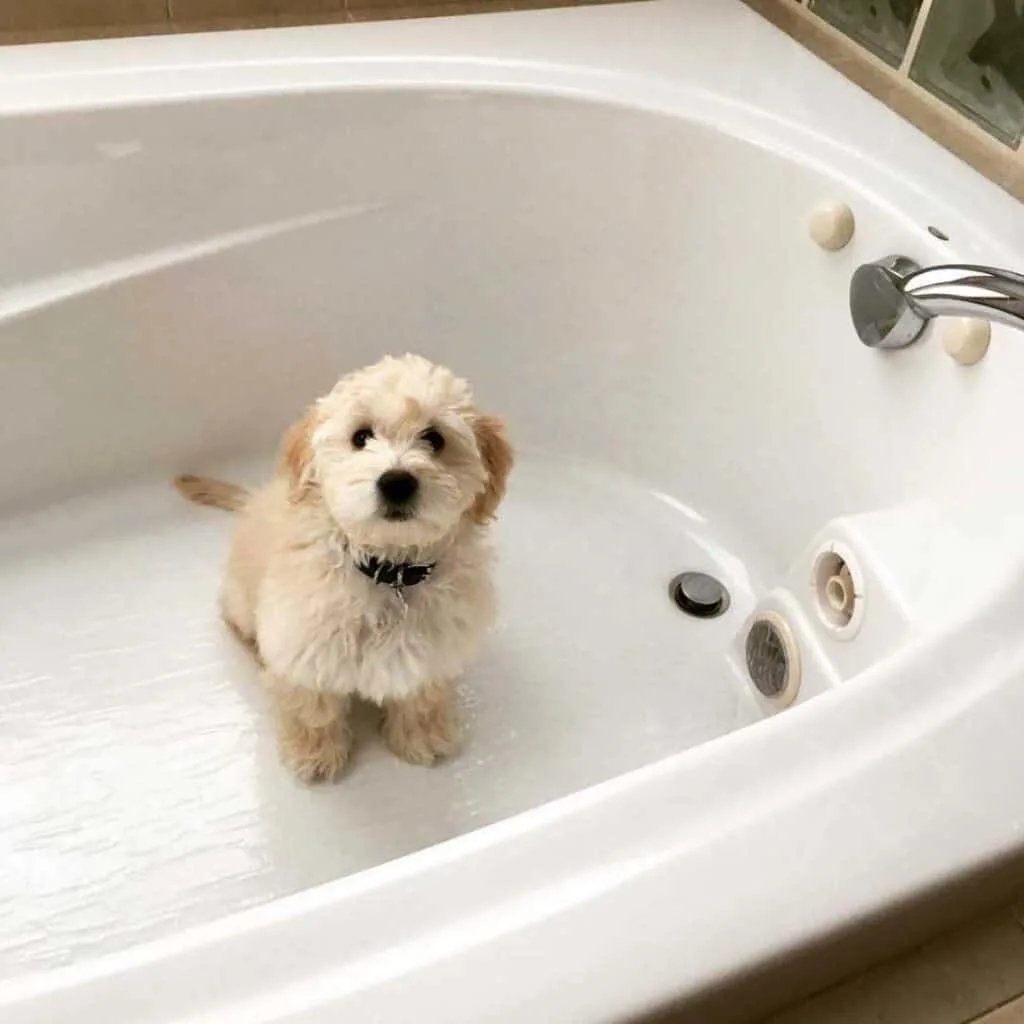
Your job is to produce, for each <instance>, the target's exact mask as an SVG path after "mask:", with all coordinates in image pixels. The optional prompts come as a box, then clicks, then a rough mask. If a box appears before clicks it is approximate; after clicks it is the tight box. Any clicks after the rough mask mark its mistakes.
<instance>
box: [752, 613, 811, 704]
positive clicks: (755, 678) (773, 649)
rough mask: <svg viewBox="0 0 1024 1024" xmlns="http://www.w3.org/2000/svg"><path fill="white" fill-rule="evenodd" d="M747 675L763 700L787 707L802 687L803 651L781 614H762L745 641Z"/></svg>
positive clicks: (753, 624)
mask: <svg viewBox="0 0 1024 1024" xmlns="http://www.w3.org/2000/svg"><path fill="white" fill-rule="evenodd" d="M746 661H747V674H748V675H749V676H750V681H751V682H752V683H753V684H754V686H756V687H757V692H758V693H760V694H761V696H762V697H767V698H768V699H769V700H771V701H775V702H778V703H784V704H788V703H789V702H790V701H791V700H792V699H793V698H794V697H795V696H796V692H797V690H798V689H799V688H800V650H799V648H798V647H797V646H796V641H795V640H794V639H793V634H792V633H791V632H790V629H789V626H788V625H787V624H786V621H785V619H783V618H782V616H781V615H777V614H775V613H774V612H763V613H762V614H761V615H759V616H758V617H757V618H756V619H755V620H754V621H753V622H752V623H751V626H750V629H749V631H748V632H747V641H746Z"/></svg>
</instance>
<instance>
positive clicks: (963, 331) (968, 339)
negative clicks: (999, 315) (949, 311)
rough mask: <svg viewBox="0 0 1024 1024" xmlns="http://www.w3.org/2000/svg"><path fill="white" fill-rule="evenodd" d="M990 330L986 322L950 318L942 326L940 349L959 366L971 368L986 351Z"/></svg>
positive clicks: (990, 335) (971, 318)
mask: <svg viewBox="0 0 1024 1024" xmlns="http://www.w3.org/2000/svg"><path fill="white" fill-rule="evenodd" d="M991 338H992V328H991V326H990V325H989V323H988V321H987V320H975V319H974V318H973V317H966V316H957V317H950V318H949V319H948V320H945V321H944V322H943V324H942V347H943V348H944V349H945V351H946V355H948V356H949V357H950V358H951V359H955V360H956V362H958V363H959V364H960V365H961V366H972V365H973V364H974V363H976V362H977V361H978V360H979V359H981V357H982V356H984V355H985V353H986V352H987V351H988V343H989V341H990V340H991Z"/></svg>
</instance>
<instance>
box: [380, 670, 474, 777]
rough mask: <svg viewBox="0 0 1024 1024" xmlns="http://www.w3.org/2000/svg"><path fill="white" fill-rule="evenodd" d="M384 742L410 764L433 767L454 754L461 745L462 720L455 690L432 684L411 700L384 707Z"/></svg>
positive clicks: (389, 702) (408, 698)
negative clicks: (453, 693) (440, 760)
mask: <svg viewBox="0 0 1024 1024" xmlns="http://www.w3.org/2000/svg"><path fill="white" fill-rule="evenodd" d="M382 733H383V736H384V742H385V743H386V744H387V746H388V749H389V750H390V751H391V752H392V753H393V754H395V755H396V756H398V757H400V758H401V759H402V760H403V761H408V762H409V763H410V764H418V765H431V764H433V763H434V761H436V760H437V758H439V757H448V756H449V755H451V754H454V753H455V751H456V750H457V749H458V745H459V733H460V730H459V720H458V715H457V713H456V710H455V701H454V699H453V697H452V693H451V688H450V687H449V686H448V685H447V684H440V683H432V684H430V685H429V686H425V687H423V689H421V690H418V691H417V692H416V693H414V694H413V695H412V696H411V697H407V698H406V699H405V700H400V701H388V702H387V703H386V704H385V705H384V725H383V729H382Z"/></svg>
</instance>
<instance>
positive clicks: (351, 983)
mask: <svg viewBox="0 0 1024 1024" xmlns="http://www.w3.org/2000/svg"><path fill="white" fill-rule="evenodd" d="M0 154H2V155H0V222H2V225H3V239H4V242H3V245H2V246H0V352H2V353H3V362H2V364H0V370H2V372H0V408H2V409H3V430H2V432H0V465H2V467H3V480H4V483H5V486H4V488H3V491H2V494H0V511H2V516H3V519H2V526H0V560H2V566H3V571H2V574H0V652H2V653H0V659H2V661H0V664H2V668H0V700H2V706H3V708H4V712H3V715H2V716H0V851H2V857H0V862H2V864H3V870H2V873H0V904H2V906H3V913H2V914H0V1017H2V1019H3V1020H4V1022H5V1024H28V1022H48V1024H52V1022H54V1021H63V1020H76V1021H83V1022H86V1021H89V1022H91V1021H96V1022H103V1024H122V1022H123V1024H142V1022H171V1021H176V1022H177V1021H188V1022H195V1024H198V1022H200V1021H217V1022H219V1024H227V1022H234V1021H237V1022H239V1024H243V1022H244V1024H257V1022H260V1024H262V1022H271V1021H273V1022H283V1021H295V1022H298V1021H302V1022H307V1021H309V1022H312V1021H336V1020H342V1019H344V1020H351V1021H357V1020H358V1021H363V1020H366V1021H370V1020H372V1021H375V1022H391V1021H394V1022H404V1021H407V1020H408V1019H409V1017H410V1015H411V1014H412V1013H416V1014H418V1015H419V1016H422V1017H424V1018H425V1019H428V1020H437V1021H445V1022H447V1024H455V1022H463V1021H464V1022H474V1024H479V1022H481V1021H509V1022H513V1021H515V1022H518V1021H523V1020H527V1019H537V1020H543V1021H555V1020H558V1021H613V1020H624V1019H628V1018H632V1017H636V1016H639V1015H641V1014H644V1013H648V1012H654V1011H658V1010H661V1009H663V1008H666V1007H673V1006H674V1007H675V1008H676V1009H677V1010H678V1012H679V1013H680V1015H681V1016H680V1017H679V1019H692V1020H699V1021H711V1020H713V1019H717V1018H718V1017H722V1018H723V1019H726V1018H733V1019H740V1018H742V1017H744V1016H751V1015H753V1014H755V1013H757V1012H760V1011H763V1010H765V1009H767V1008H768V1007H769V1005H771V1003H772V1002H773V1000H778V999H780V998H782V997H783V994H790V995H791V994H793V993H795V992H797V991H799V990H800V989H801V988H807V987H809V986H810V985H812V984H815V983H818V982H820V980H822V978H823V977H825V976H826V975H828V974H829V972H831V973H832V974H835V973H838V972H840V971H841V970H846V969H849V968H850V967H851V966H853V965H854V964H855V963H860V962H864V961H865V960H866V959H869V958H870V957H871V956H874V955H879V953H880V952H882V951H884V950H885V949H887V948H889V947H890V946H892V945H893V944H894V943H896V942H897V938H896V936H897V934H900V935H910V934H912V933H913V930H914V928H917V929H918V930H920V929H921V928H922V927H923V924H922V922H923V921H925V920H926V919H928V920H933V921H934V920H937V919H938V917H940V916H941V913H940V911H938V910H936V909H934V908H936V907H938V906H940V905H942V906H945V903H943V901H942V900H941V899H939V898H938V897H936V896H935V895H934V894H936V893H939V894H942V893H952V892H954V891H955V892H960V891H966V890H967V887H968V884H969V883H971V884H973V880H975V879H979V880H983V879H989V878H995V877H996V875H997V874H998V875H999V878H1000V881H999V882H998V886H997V885H996V883H995V882H993V883H992V886H990V887H989V888H986V889H985V892H986V893H988V895H991V894H992V893H993V892H995V888H997V887H998V888H999V889H1000V892H1002V891H1003V890H1004V889H1005V888H1006V887H1007V886H1008V885H1009V884H1010V882H1012V881H1014V880H1016V881H1019V879H1020V875H1019V874H1018V875H1016V876H1015V877H1014V878H1011V877H1010V876H1011V875H1012V872H1008V871H1007V872H1002V873H1001V874H1000V873H999V872H996V871H995V868H997V867H1002V866H1006V865H1013V864H1015V863H1016V859H1017V857H1018V855H1019V854H1020V853H1021V851H1022V849H1024V832H1022V825H1024V788H1022V787H1021V784H1020V780H1021V779H1022V778H1024V744H1022V743H1021V742H1020V737H1019V723H1020V722H1022V721H1024V630H1022V628H1021V623H1022V622H1024V574H1022V570H1024V516H1022V515H1021V513H1020V511H1019V510H1020V508H1021V506H1022V503H1024V474H1022V473H1021V472H1019V471H1018V467H1017V466H1016V452H1017V448H1018V444H1017V443H1016V438H1017V436H1018V435H1019V434H1020V433H1021V431H1022V430H1024V407H1022V405H1021V401H1020V393H1021V386H1022V382H1024V345H1022V343H1021V342H1022V339H1020V338H1018V337H1014V336H1012V333H1011V332H1009V331H1008V330H1006V329H1002V328H996V329H995V330H994V332H993V337H992V344H991V347H990V350H989V352H988V355H987V356H986V358H985V359H984V360H983V361H982V362H981V363H979V364H978V365H976V366H973V367H970V368H965V367H962V366H958V365H956V364H955V363H954V362H953V361H952V360H950V359H949V358H948V357H947V356H946V355H945V353H944V351H943V349H942V346H941V344H940V342H939V331H940V330H941V325H938V326H933V327H932V328H931V329H930V332H929V335H928V337H927V340H926V341H925V342H923V343H921V344H918V345H916V346H914V347H913V348H910V349H907V350H904V351H899V352H888V353H882V352H877V351H871V350H868V349H866V348H864V347H863V346H861V345H860V344H859V342H858V341H857V338H856V336H855V334H854V332H853V328H852V326H851V323H850V320H849V313H848V310H847V297H846V296H847V287H848V283H849V279H850V275H851V273H852V272H853V270H854V269H855V267H856V266H857V265H858V264H860V263H862V262H865V261H867V260H872V259H877V258H879V257H881V256H884V255H887V254H889V253H891V252H898V253H901V254H904V255H907V256H911V257H913V258H915V259H916V260H918V261H919V262H921V263H924V264H927V263H933V262H941V261H946V260H952V259H957V260H971V261H978V262H988V263H994V264H996V265H1003V266H1008V267H1015V268H1017V269H1020V268H1021V267H1024V243H1022V240H1024V210H1022V208H1021V207H1020V206H1019V205H1018V204H1016V203H1015V202H1013V201H1012V200H1011V199H1010V198H1009V197H1008V196H1006V195H1004V194H1003V193H1001V192H1000V191H999V190H998V189H997V188H996V187H995V186H993V185H990V184H989V183H988V182H986V181H984V180H982V179H981V178H979V177H978V176H977V175H975V174H974V173H973V172H971V171H970V170H968V169H967V168H966V167H965V166H963V165H962V164H960V163H959V162H958V161H956V160H955V159H954V158H953V157H951V156H950V155H948V154H947V153H946V152H944V151H943V150H941V149H939V148H938V147H937V146H935V145H934V144H932V143H931V142H930V141H928V140H927V139H926V138H924V137H923V136H921V135H920V134H918V133H917V132H916V131H914V130H913V129H912V128H910V127H909V126H908V125H906V124H905V123H903V122H901V121H900V120H898V119H897V118H896V117H895V115H892V114H891V113H889V112H888V111H887V110H885V109H884V108H882V107H881V106H880V105H878V104H877V103H875V102H874V101H872V100H871V99H869V98H868V97H867V96H866V95H864V94H862V93H861V92H859V91H858V90H857V89H856V88H854V87H853V86H852V85H850V84H849V83H848V82H846V81H845V80H843V79H842V78H841V77H840V76H838V75H837V74H836V73H834V72H833V71H831V70H829V69H828V68H827V67H825V66H824V65H823V64H820V63H818V62H817V61H816V60H815V59H814V58H812V57H811V56H809V55H808V54H806V53H804V52H802V51H801V50H800V49H799V48H797V47H796V45H795V44H793V43H791V42H790V41H789V40H788V39H786V38H785V37H783V36H782V35H780V34H779V33H777V32H776V31H775V30H774V29H772V28H771V27H769V26H768V25H767V23H765V22H763V21H761V20H760V19H759V18H757V17H756V16H755V15H753V14H752V13H751V12H749V11H748V10H747V9H746V8H745V7H743V6H742V5H741V4H739V3H738V2H729V0H660V2H655V3H638V4H632V5H623V6H606V7H597V8H591V9H575V10H559V11H547V12H537V13H520V14H500V15H489V16H481V17H474V18H461V19H458V18H457V19H439V20H436V21H430V22H419V23H416V22H409V23H391V24H378V25H365V26H342V27H337V28H316V29H297V30H287V31H268V32H259V33H232V34H225V35H208V36H194V37H188V36H185V37H178V38H159V39H158V38H149V39H139V40H123V41H112V42H97V43H83V44H62V45H54V46H40V47H25V48H12V49H7V50H4V51H0ZM822 202H841V203H846V204H848V205H849V206H850V207H851V208H852V210H853V212H854V214H855V217H856V224H857V230H856V234H855V236H854V238H853V241H852V242H851V243H850V244H849V245H848V246H847V247H846V248H844V249H842V250H840V251H825V250H823V249H822V248H820V247H818V246H817V245H815V244H814V243H813V242H812V241H811V239H810V238H809V236H808V219H809V217H810V215H811V213H812V211H813V210H814V209H815V208H816V206H817V205H818V204H819V203H822ZM929 229H934V231H932V230H929ZM935 232H937V233H939V234H943V235H945V236H947V237H948V240H943V239H941V238H939V237H937V234H936V233H935ZM406 350H415V351H419V352H422V353H423V354H425V355H427V356H430V357H431V358H434V359H436V360H439V361H442V362H444V363H447V364H449V365H451V366H452V367H453V368H455V369H456V370H458V371H459V372H460V373H463V374H465V375H467V376H468V377H470V378H471V379H472V380H473V382H474V384H475V387H476V390H477V394H478V398H479V401H480V404H481V405H483V406H485V407H486V408H487V409H488V410H489V411H493V412H495V413H498V414H500V415H502V416H504V417H505V418H506V419H507V421H508V422H509V424H510V429H511V432H512V434H513V436H514V438H515V440H516V443H517V445H518V447H519V449H520V461H519V464H518V466H517V468H516V470H515V473H514V476H513V479H512V486H511V490H510V496H509V499H508V501H507V504H506V506H505V508H504V510H503V514H502V517H501V519H500V521H499V524H498V526H497V528H496V541H497V545H498V548H499V552H500V560H501V561H500V569H499V585H500V590H501V595H502V608H503V611H502V616H501V620H500V624H499V626H498V627H497V628H496V630H495V632H494V635H493V637H492V638H491V640H490V642H489V646H488V649H487V652H486V654H485V655H484V656H483V657H482V659H481V661H480V662H479V664H478V665H477V666H476V667H475V668H474V669H473V670H472V672H471V673H470V674H469V676H468V677H467V678H466V679H465V680H464V681H463V684H462V688H461V699H462V703H463V712H464V715H465V717H466V719H467V725H468V733H467V740H466V744H465V747H464V749H463V751H462V752H461V753H460V755H459V756H457V757H456V758H454V759H452V760H451V761H450V762H449V763H447V764H445V765H443V766H440V767H437V768H436V769H432V770H423V769H415V768H412V767H408V766H404V765H400V764H398V763H397V762H395V761H394V760H393V759H391V758H389V757H388V756H386V755H385V753H384V752H383V751H382V749H381V746H380V744H379V743H378V742H375V740H374V738H373V736H372V732H373V722H372V720H371V719H370V718H369V717H368V719H367V721H366V722H364V723H363V733H364V735H363V737H362V742H361V745H360V748H359V752H358V756H357V759H356V763H355V765H354V766H353V768H352V770H351V771H350V772H349V773H348V774H347V776H346V777H345V778H344V779H343V780H342V781H341V782H340V783H338V784H337V785H333V786H328V787H322V788H317V789H307V788H304V787H302V786H300V785H299V784H298V783H296V782H295V781H293V780H292V779H291V778H290V777H289V776H288V775H287V773H286V772H285V771H284V769H282V768H281V767H280V766H279V764H278V762H277V759H276V755H275V752H274V749H273V738H272V736H271V734H270V728H269V725H268V721H267V718H266V715H265V707H264V703H263V696H262V693H261V690H260V687H259V684H258V681H257V676H256V672H255V669H254V666H253V665H252V664H251V663H250V661H249V660H248V658H247V657H246V655H245V654H244V653H243V652H242V651H240V650H239V649H238V647H237V646H236V645H235V643H234V642H233V641H232V639H231V638H230V637H229V636H227V635H226V633H225V630H224V629H223V628H222V627H221V625H220V624H219V622H218V620H217V616H216V611H215V593H216V587H217V582H218V576H219V571H220V566H221V564H222V561H223V558H224V554H225V550H226V544H227V539H228V536H229V531H230V527H231V523H230V519H229V517H227V516H222V515H218V514H216V513H210V512H205V511H202V510H197V509H195V508H193V507H191V506H187V505H185V504H184V503H183V502H181V501H180V499H178V498H177V496H176V495H175V494H174V493H173V492H172V491H171V489H170V487H169V486H168V481H169V479H170V477H171V476H172V475H173V474H175V473H177V472H181V471H202V472H217V473H222V474H225V475H233V476H239V477H241V478H246V479H258V478H259V475H260V474H262V473H264V472H266V470H267V468H268V466H269V465H270V458H271V456H272V453H273V450H274V446H275V444H276V442H277V439H278V437H279V436H280V434H281V432H282V430H283V429H284V428H285V426H286V425H287V424H288V423H289V421H290V420H291V419H292V418H293V417H294V416H295V415H296V413H297V412H298V411H299V410H301V409H302V408H303V407H304V406H305V404H306V403H307V402H308V401H309V400H310V398H311V397H313V396H315V395H317V394H320V393H322V392H323V391H325V390H326V389H327V388H329V386H330V385H331V384H332V383H333V381H334V380H335V378H336V377H337V376H338V375H339V374H340V373H342V372H343V371H345V370H347V369H349V368H352V367H355V366H358V365H361V364H363V363H365V362H367V361H370V360H372V359H375V358H376V357H377V356H379V355H381V354H382V353H384V352H386V351H396V352H400V351H406ZM836 554H838V555H839V556H841V557H843V558H844V559H845V560H846V561H847V563H848V567H849V570H850V573H851V574H852V575H851V576H850V579H851V580H853V581H854V590H855V596H856V598H857V600H858V601H859V602H860V604H859V605H858V607H857V611H856V621H853V618H852V616H851V617H849V618H848V619H847V620H845V621H840V622H836V621H833V620H831V619H830V618H829V612H828V607H827V606H826V605H823V604H822V603H821V601H822V599H823V592H822V590H821V585H822V578H821V573H820V571H819V570H820V568H821V565H822V562H821V559H822V557H823V556H829V555H836ZM833 568H834V566H833ZM687 570H693V571H700V572H705V573H709V574H711V575H713V576H715V577H716V578H717V579H718V580H720V581H721V582H722V583H723V584H724V585H725V587H726V588H727V590H728V593H729V597H730V601H729V606H728V608H727V609H726V610H725V611H724V613H723V614H721V615H719V616H718V617H716V618H707V619H700V618H694V617H690V616H687V615H685V614H683V612H682V611H680V609H679V608H678V607H676V606H675V604H674V603H673V602H672V601H671V600H670V599H669V581H670V580H671V579H672V578H673V577H674V576H675V574H676V573H679V572H683V571H687ZM825 575H826V576H827V575H828V573H826V574H825ZM833 575H835V574H833ZM824 598H825V599H827V598H828V593H827V591H826V592H824ZM834 610H835V609H833V611H834ZM766 616H767V617H769V618H771V616H776V617H777V618H775V619H773V620H772V621H775V622H778V621H782V622H783V623H784V625H783V626H781V627H778V629H780V630H782V631H784V632H783V633H779V634H778V636H782V637H783V638H784V639H786V641H787V642H788V643H789V644H790V645H791V646H790V648H789V649H788V657H789V659H790V660H789V661H787V662H786V667H787V668H788V669H790V670H797V669H798V670H799V686H796V685H795V682H794V678H795V677H792V676H791V677H790V678H789V682H788V683H787V689H786V690H785V693H784V694H782V695H781V696H775V697H766V696H764V695H763V694H762V693H761V692H760V691H759V690H758V689H757V688H756V687H755V686H754V685H753V683H752V680H751V678H750V674H749V671H748V667H747V657H746V655H747V638H748V637H749V635H750V629H751V625H752V623H755V622H757V621H760V620H763V619H765V617H766ZM1004 876H1005V877H1004ZM980 884H981V883H980V882H979V885H980ZM986 884H987V883H986ZM979 891H980V890H979ZM972 892H973V889H972ZM972 898H973V897H972ZM977 898H978V899H980V898H981V897H980V896H978V897H977ZM986 898H987V897H986ZM901 908H902V910H901ZM907 908H921V909H920V913H917V914H913V915H912V914H909V913H903V912H902V911H905V910H907ZM893 922H901V923H900V924H899V925H898V926H897V925H896V924H894V923H893ZM908 922H909V923H908ZM900 929H902V931H901V930H900ZM847 939H849V941H847ZM854 939H856V941H854ZM816 951H817V953H818V955H817V958H816V959H815V952H816ZM812 963H813V964H817V967H816V968H815V972H816V973H814V974H813V975H812V974H811V973H810V968H809V967H808V968H807V969H806V970H805V969H804V968H803V967H800V969H797V967H796V966H795V965H803V964H808V965H809V964H812ZM821 971H824V974H822V973H821Z"/></svg>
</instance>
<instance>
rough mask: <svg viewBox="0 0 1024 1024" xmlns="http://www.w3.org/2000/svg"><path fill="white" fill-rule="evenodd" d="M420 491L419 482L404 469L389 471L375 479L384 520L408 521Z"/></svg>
mask: <svg viewBox="0 0 1024 1024" xmlns="http://www.w3.org/2000/svg"><path fill="white" fill-rule="evenodd" d="M419 489H420V482H419V480H417V479H416V477H414V476H413V475H412V473H410V472H408V471H407V470H404V469H389V470H388V471H387V472H386V473H382V474H381V475H380V476H379V477H378V478H377V493H378V494H379V495H380V499H381V505H382V506H383V511H384V518H385V519H409V518H410V517H411V516H412V513H413V505H414V503H415V501H416V495H417V493H418V492H419Z"/></svg>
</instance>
